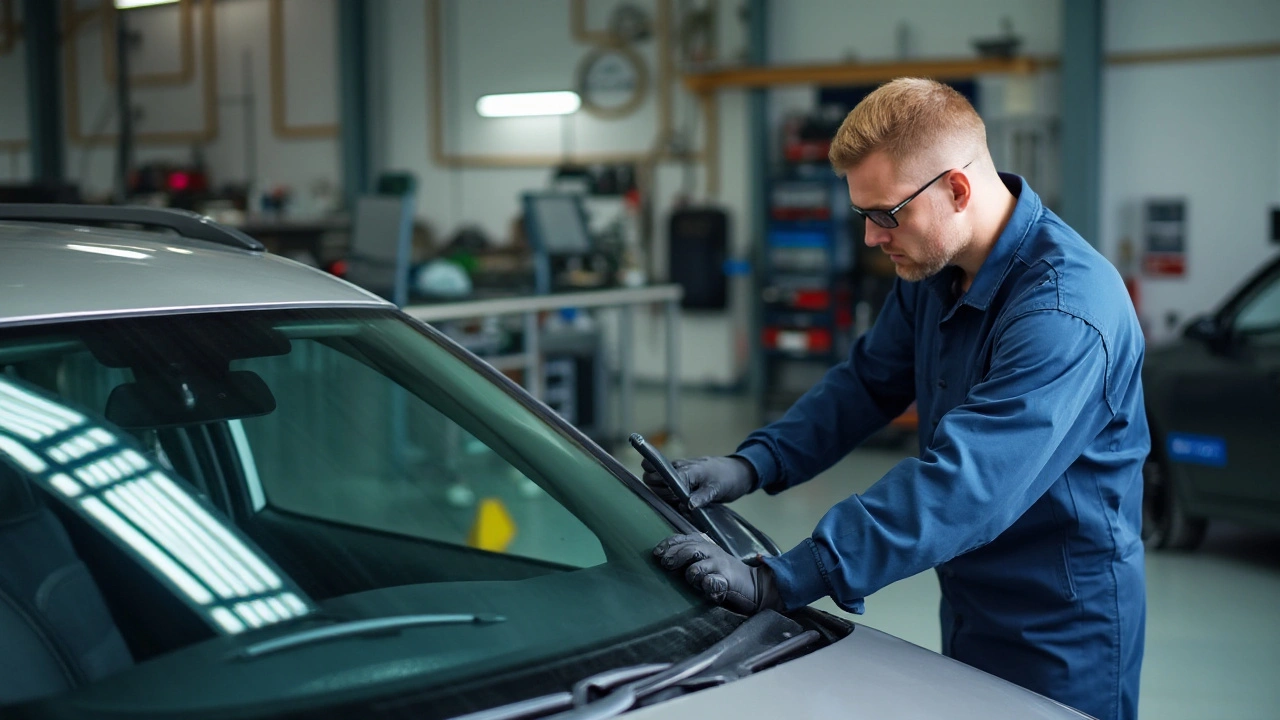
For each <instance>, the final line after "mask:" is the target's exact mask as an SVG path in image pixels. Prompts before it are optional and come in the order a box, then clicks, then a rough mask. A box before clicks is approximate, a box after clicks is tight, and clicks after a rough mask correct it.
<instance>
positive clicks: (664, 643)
mask: <svg viewBox="0 0 1280 720" xmlns="http://www.w3.org/2000/svg"><path fill="white" fill-rule="evenodd" d="M0 253H2V257H3V258H4V262H2V263H0V460H3V462H0V633H2V634H3V639H4V646H3V647H4V651H3V652H2V653H0V712H3V713H4V714H5V717H15V718H103V717H129V718H151V717H156V718H160V717H165V718H168V717H173V718H177V717H181V718H184V720H201V719H202V718H214V717H217V718H227V717H236V718H285V717H288V718H312V717H360V718H408V717H412V718H428V719H429V718H456V717H467V718H470V719H471V720H478V719H479V718H488V719H490V720H497V719H499V718H535V717H543V716H550V715H563V716H566V717H592V718H604V717H611V716H613V715H617V714H620V713H623V712H629V713H630V714H631V715H633V716H635V717H638V718H642V717H657V716H661V717H674V718H681V717H687V718H695V717H696V718H705V717H709V716H716V717H721V716H729V717H740V718H763V717H777V716H781V715H784V714H785V715H787V716H792V717H824V718H825V717H835V716H839V717H867V718H890V717H898V718H938V717H946V718H990V717H1020V718H1032V717H1034V718H1046V719H1049V718H1079V717H1082V715H1080V714H1079V713H1077V712H1075V711H1073V710H1071V709H1069V708H1066V707H1065V706H1062V705H1059V704H1058V703H1055V702H1053V701H1052V700H1049V699H1047V698H1044V697H1042V696H1040V695H1036V694H1034V693H1032V692H1030V691H1027V690H1024V689H1022V688H1020V687H1017V686H1015V685H1013V684H1011V683H1008V682H1005V681H1003V680H1000V679H997V678H995V677H992V676H990V675H987V674H985V673H983V672H980V671H978V670H976V669H974V668H972V667H969V666H967V665H963V664H961V663H958V662H955V661H953V660H950V659H948V658H945V657H943V656H941V655H938V654H936V653H933V652H931V651H928V650H925V649H923V648H920V647H917V646H915V645H912V644H909V643H907V642H905V641H903V640H900V639H897V638H894V637H892V636H889V635H887V634H884V633H881V632H879V631H876V630H874V629H872V628H870V627H866V626H863V625H858V624H854V623H851V622H849V621H848V620H846V619H844V618H841V617H837V616H834V615H831V614H828V613H825V612H822V611H820V610H817V609H815V608H801V609H799V610H796V611H792V612H787V613H779V612H774V611H765V612H761V613H759V614H756V615H754V616H752V617H744V616H741V615H737V614H734V613H732V612H730V611H728V610H726V609H724V608H721V607H718V606H716V605H714V604H711V603H710V602H708V601H707V600H706V599H705V598H703V597H702V596H701V595H700V594H698V593H695V592H694V591H693V590H692V589H691V588H690V587H688V586H687V584H686V583H685V581H684V579H683V577H682V576H680V575H679V574H672V573H668V572H666V571H664V570H663V569H662V568H661V567H660V566H659V564H658V563H657V562H656V559H655V558H654V556H653V553H652V550H653V548H654V546H655V545H657V543H659V542H660V541H661V540H663V539H664V538H666V537H668V536H670V535H672V534H675V533H691V532H706V533H708V535H709V536H711V537H713V538H715V539H717V541H718V542H720V543H721V544H722V545H723V546H724V547H725V548H726V549H728V550H729V551H730V552H733V553H735V554H737V555H738V556H739V557H743V558H746V559H750V560H753V561H754V560H756V559H758V558H759V557H761V556H762V555H764V554H770V553H776V552H777V547H776V546H775V545H774V544H773V543H772V542H771V541H770V540H769V539H768V538H767V536H765V535H764V534H763V533H761V532H760V531H759V530H758V529H756V528H754V527H752V526H751V525H749V524H748V523H747V522H746V521H744V520H743V519H742V518H741V517H740V516H738V515H737V514H735V513H733V512H732V511H731V510H729V509H727V508H725V507H722V506H715V507H712V508H710V509H708V513H709V514H708V517H709V518H710V520H707V521H700V524H697V525H695V524H694V523H693V522H692V521H691V520H690V518H689V517H686V516H685V515H682V514H680V513H679V512H677V511H676V510H675V509H673V508H672V507H670V506H668V505H667V504H666V503H664V502H663V501H662V500H661V499H659V498H658V497H657V496H655V495H654V494H653V493H652V492H651V491H650V490H649V489H648V488H647V487H646V486H645V485H644V483H643V482H641V481H640V479H638V478H637V477H636V476H635V475H634V474H633V473H632V472H630V471H629V470H628V469H627V467H626V466H625V465H624V464H623V463H622V462H620V461H619V460H618V459H617V458H615V457H613V456H612V455H610V454H609V453H607V452H605V451H604V450H603V449H602V448H601V447H600V446H599V445H597V444H596V443H594V442H593V441H591V440H590V439H588V438H587V437H586V436H585V435H583V434H582V433H581V432H579V431H578V430H576V429H575V428H574V427H572V426H571V425H570V424H568V423H566V422H565V421H564V420H563V419H561V418H560V417H559V416H557V415H555V414H554V413H553V412H551V411H550V410H549V409H548V408H547V407H546V406H545V405H543V404H542V403H540V402H538V401H537V400H535V399H534V398H533V397H531V396H530V395H529V394H528V393H527V392H525V391H524V390H523V389H522V388H521V387H519V386H518V385H516V384H515V383H514V382H512V381H511V380H510V379H508V378H507V377H505V376H504V375H502V374H500V373H499V372H498V371H496V370H495V369H494V368H493V367H491V366H489V365H487V364H486V363H485V362H483V361H482V360H480V359H479V358H477V357H476V356H474V355H472V354H471V353H469V352H467V351H466V350H465V349H463V348H462V347H461V346H459V345H458V344H456V343H454V342H452V341H451V340H450V339H449V338H448V337H446V336H445V335H443V334H442V333H440V332H438V331H437V330H436V329H434V328H432V327H431V326H429V325H426V324H424V323H421V322H418V321H416V320H414V319H412V318H411V317H409V316H408V315H406V314H405V313H404V312H402V311H401V310H400V309H398V308H397V307H396V306H394V305H392V304H390V303H389V302H387V301H385V300H384V299H382V298H380V297H377V296H375V295H372V294H370V293H368V292H365V291H364V290H361V289H359V288H357V287H355V286H353V285H350V284H348V283H346V282H344V281H342V280H340V279H337V278H335V277H333V276H330V275H327V274H325V273H323V272H322V271H320V270H317V269H314V268H309V267H306V266H303V265H300V264H297V263H293V262H291V261H288V260H285V259H283V258H280V257H277V256H274V255H271V254H269V253H266V252H264V251H263V249H262V246H261V245H260V244H258V243H257V242H256V241H254V240H252V239H251V238H248V237H246V236H244V235H242V234H240V233H238V232H236V231H235V230H232V229H229V228H223V227H220V226H218V225H215V224H213V223H211V222H208V221H207V220H205V219H204V218H201V217H200V216H197V215H194V214H191V213H185V212H181V211H173V210H160V209H143V208H119V207H93V206H65V207H64V206H0ZM459 484H464V485H466V486H467V487H468V488H470V489H471V490H472V491H473V493H474V496H475V497H476V498H477V502H476V503H475V505H474V506H462V504H460V503H457V502H450V501H449V497H450V492H451V490H452V489H454V488H456V487H457V486H458V485H459Z"/></svg>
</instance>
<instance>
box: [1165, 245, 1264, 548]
mask: <svg viewBox="0 0 1280 720" xmlns="http://www.w3.org/2000/svg"><path fill="white" fill-rule="evenodd" d="M1143 389H1144V392H1145V393H1146V403H1147V420H1148V423H1149V424H1150V426H1151V453H1150V455H1149V457H1148V458H1147V462H1146V465H1145V467H1144V468H1143V479H1144V482H1143V522H1142V534H1143V539H1144V541H1145V542H1146V544H1147V546H1148V547H1152V548H1170V549H1181V550H1189V549H1194V548H1195V547H1196V546H1198V545H1199V544H1200V542H1201V541H1202V540H1203V539H1204V535H1205V528H1206V524H1207V521H1208V520H1209V519H1210V518H1222V519H1229V520H1233V521H1237V522H1242V523H1248V524H1252V525H1256V526H1259V527H1264V528H1277V527H1280V482H1277V481H1276V475H1275V467H1276V465H1277V464H1278V463H1280V443H1278V442H1277V440H1278V438H1277V428H1280V258H1275V259H1273V260H1271V261H1270V262H1268V263H1266V264H1264V266H1263V267H1262V268H1261V269H1259V270H1258V271H1257V272H1255V273H1254V274H1253V275H1252V276H1251V277H1250V278H1249V279H1248V280H1247V281H1246V282H1245V283H1244V284H1243V285H1242V286H1241V287H1240V288H1239V290H1237V291H1236V292H1234V293H1232V294H1231V296H1230V297H1229V298H1228V299H1227V300H1226V301H1225V302H1224V303H1222V305H1221V306H1220V307H1219V308H1218V309H1217V311H1215V312H1213V313H1211V314H1208V315H1203V316H1200V317H1196V318H1194V319H1193V320H1192V321H1191V322H1190V323H1189V324H1188V325H1187V326H1186V328H1185V330H1184V331H1183V333H1182V336H1181V337H1180V338H1178V339H1177V340H1176V341H1175V342H1173V343H1171V344H1170V345H1168V346H1166V347H1161V348H1153V349H1151V350H1149V351H1148V352H1147V357H1146V361H1145V363H1144V366H1143Z"/></svg>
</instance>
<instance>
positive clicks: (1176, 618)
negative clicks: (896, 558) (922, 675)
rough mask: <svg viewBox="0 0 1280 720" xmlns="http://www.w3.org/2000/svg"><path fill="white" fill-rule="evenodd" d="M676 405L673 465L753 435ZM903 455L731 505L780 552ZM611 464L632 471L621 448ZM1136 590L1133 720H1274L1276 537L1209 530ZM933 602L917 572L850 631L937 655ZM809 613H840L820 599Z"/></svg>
mask: <svg viewBox="0 0 1280 720" xmlns="http://www.w3.org/2000/svg"><path fill="white" fill-rule="evenodd" d="M662 397H663V396H662V394H661V393H660V392H653V393H649V392H643V391H640V392H637V398H636V401H637V402H636V420H635V422H636V425H637V427H636V428H635V429H636V430H639V431H641V432H646V431H647V432H653V430H654V429H656V428H658V427H660V425H661V420H662V418H663V404H662V403H663V400H662ZM680 402H681V408H680V418H681V420H680V423H681V426H680V431H681V432H680V436H679V442H678V443H677V445H676V446H675V447H673V448H671V450H672V453H671V457H673V458H674V457H693V456H698V455H717V454H724V453H728V452H732V451H733V449H734V448H735V447H736V445H737V443H738V442H739V441H740V440H741V439H742V438H743V437H745V436H746V434H747V433H748V432H750V431H751V430H753V429H754V428H755V425H754V418H755V417H756V414H755V408H754V405H753V404H752V402H751V401H750V400H749V399H746V398H741V397H734V396H727V395H713V394H705V393H683V394H682V396H681V401H680ZM908 452H909V450H906V449H903V450H889V449H867V450H858V451H855V452H854V453H853V454H852V455H850V456H849V457H848V458H846V459H845V460H843V461H842V462H841V463H839V464H837V465H836V466H835V467H834V468H832V469H831V470H828V471H827V472H826V473H824V474H822V475H821V476H819V477H818V478H816V479H814V480H813V481H811V482H809V483H807V484H805V485H802V486H800V487H797V488H792V489H791V490H789V491H787V492H786V493H784V494H782V495H778V496H773V497H770V496H767V495H764V494H757V495H751V496H748V497H746V498H743V499H742V500H740V501H739V502H738V503H736V504H735V506H734V507H735V508H736V509H737V510H738V511H739V512H741V513H742V515H743V516H745V517H746V518H747V519H749V520H751V521H752V522H754V523H756V524H757V525H758V526H759V527H760V528H761V529H763V530H764V531H765V532H767V533H769V534H770V535H771V536H772V537H773V538H774V539H775V540H776V541H777V542H778V544H779V545H780V546H782V547H783V548H784V549H786V548H790V547H792V546H794V545H795V544H796V543H798V542H800V541H801V540H802V539H803V538H804V537H805V536H807V535H808V534H809V533H810V532H811V531H812V529H813V526H814V525H815V524H816V523H817V521H818V520H819V519H820V518H821V517H822V515H823V513H825V512H826V510H827V509H828V508H830V507H831V506H832V505H833V504H835V503H836V502H837V501H838V500H840V499H842V498H844V497H846V496H848V494H850V493H855V492H859V491H861V490H863V489H864V488H866V487H867V486H869V485H870V484H871V483H872V482H874V481H875V480H877V479H878V478H879V477H880V476H881V475H882V474H883V473H884V472H885V471H886V470H887V469H889V468H890V467H892V466H893V465H894V464H895V463H896V462H898V461H899V460H901V459H902V458H903V457H905V456H906V454H907V453H908ZM618 457H619V458H621V459H623V460H624V462H626V463H627V464H628V465H634V466H636V467H638V465H639V462H638V460H633V459H634V458H635V457H636V454H635V453H634V452H633V451H630V450H629V448H628V449H627V451H625V452H620V453H619V455H618ZM1147 592H1148V600H1147V605H1148V607H1147V613H1148V615H1147V646H1146V659H1145V661H1144V664H1143V676H1142V697H1141V701H1140V706H1139V707H1140V711H1139V712H1140V716H1141V717H1142V718H1151V719H1153V720H1154V719H1155V718H1160V719H1161V720H1180V719H1182V718H1186V719H1187V720H1192V719H1194V720H1203V719H1204V718H1232V719H1233V720H1252V719H1255V718H1256V719H1257V720H1274V719H1275V718H1277V717H1280V534H1277V533H1266V532H1259V531H1255V530H1250V529H1245V528H1239V527H1233V526H1228V525H1225V524H1222V523H1218V524H1216V525H1211V526H1210V531H1209V536H1208V539H1207V541H1206V542H1205V544H1204V546H1203V547H1202V548H1201V549H1199V550H1198V551H1196V552H1195V553H1192V554H1178V553H1151V554H1149V555H1148V556H1147ZM937 605H938V583H937V581H936V580H935V578H934V576H933V573H932V572H925V573H921V574H920V575H916V576H915V577H912V578H908V579H906V580H902V581H900V582H898V583H895V584H893V585H891V586H889V587H887V588H885V589H883V590H881V591H880V592H878V593H876V594H875V595H873V596H872V597H870V598H868V600H867V612H866V614H865V615H863V616H861V617H859V618H858V622H861V623H863V624H866V625H870V626H873V627H876V628H879V629H881V630H884V631H886V632H889V633H892V634H894V635H897V636H899V637H902V638H904V639H906V640H909V641H911V642H914V643H916V644H918V645H922V646H924V647H926V648H930V649H933V650H938V649H939V640H938V633H939V630H938V618H937ZM819 607H822V608H823V609H826V610H829V611H833V612H837V613H840V611H839V610H838V609H837V608H836V607H835V605H834V604H832V603H831V602H830V600H822V601H820V602H819Z"/></svg>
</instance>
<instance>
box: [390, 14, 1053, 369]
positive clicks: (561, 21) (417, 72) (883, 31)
mask: <svg viewBox="0 0 1280 720" xmlns="http://www.w3.org/2000/svg"><path fill="white" fill-rule="evenodd" d="M1060 2H1061V0H991V1H989V2H984V3H982V4H981V5H980V6H974V5H973V4H971V3H964V4H960V3H954V2H948V1H946V0H907V1H904V2H898V3H892V4H888V3H875V2H849V1H848V0H792V1H789V2H785V3H783V2H774V3H773V4H772V5H773V11H772V15H771V17H770V39H769V42H770V54H771V56H772V61H773V62H776V63H824V62H836V61H839V60H841V59H842V58H844V57H846V55H847V54H848V52H849V50H850V49H852V50H853V51H854V52H855V53H856V54H857V57H858V58H860V59H863V60H882V59H889V58H892V57H896V56H897V40H896V37H897V36H896V32H897V31H896V28H897V26H898V25H899V23H901V22H906V23H907V24H908V26H909V31H908V32H909V36H910V37H909V46H910V54H911V56H912V57H957V56H959V57H967V56H972V55H973V50H972V47H971V45H970V41H971V40H972V39H973V38H978V37H986V36H992V35H996V34H999V33H1000V32H1001V24H1000V21H1001V18H1003V17H1006V16H1007V17H1009V18H1010V19H1011V20H1012V22H1013V29H1014V32H1015V33H1017V34H1019V35H1021V36H1022V37H1023V38H1024V46H1023V47H1024V49H1025V50H1026V51H1027V52H1030V53H1033V54H1052V53H1055V52H1056V51H1057V49H1058V45H1059V36H1060V34H1061V32H1060V27H1061V25H1060V14H1061V13H1060ZM617 4H618V2H617V0H589V2H588V4H587V7H588V21H589V22H588V24H589V26H590V27H591V28H593V29H598V28H600V27H602V26H603V24H604V21H605V19H606V18H607V17H608V16H609V13H610V12H611V10H612V9H613V7H615V6H616V5H617ZM638 4H640V5H641V6H642V7H644V8H645V9H647V10H648V11H649V12H650V13H652V12H653V11H654V9H655V7H656V3H655V2H653V0H647V1H646V2H640V3H638ZM677 5H679V3H677ZM442 7H443V9H444V12H443V20H442V24H443V26H444V29H445V38H446V42H445V43H444V46H443V53H444V57H445V68H444V76H445V91H444V105H445V108H446V110H445V113H444V117H443V122H444V127H445V138H446V140H445V144H446V147H447V148H448V150H449V151H450V152H455V153H460V154H479V155H485V154H495V153H525V154H527V153H558V152H560V151H561V150H562V147H563V146H562V138H563V135H562V132H561V130H562V126H561V125H560V123H561V121H560V120H558V119H547V118H522V119H511V120H486V119H482V118H479V117H478V116H477V115H476V114H475V111H474V103H475V99H476V98H477V97H479V96H480V95H482V94H486V93H491V92H506V91H519V90H547V89H558V88H566V87H571V86H572V76H573V72H574V69H575V67H576V65H577V63H578V61H579V60H580V59H581V58H582V57H583V56H584V55H585V54H586V53H587V52H588V50H589V48H588V47H586V46H583V45H579V44H577V43H575V42H573V40H572V38H571V36H570V32H569V0H536V1H533V2H531V1H529V0H466V1H465V2H459V1H458V0H444V1H443V2H442ZM718 8H719V42H718V45H719V52H720V56H721V58H722V59H723V62H726V63H736V62H738V61H739V60H740V58H741V57H742V55H743V52H744V50H745V38H746V35H745V31H746V28H745V25H744V24H743V23H742V21H741V19H740V18H739V16H738V9H739V3H738V2H735V1H722V2H720V3H719V5H718ZM377 15H379V16H380V17H379V18H378V20H377V22H378V23H379V25H380V27H381V29H382V32H383V33H385V34H384V37H385V42H383V43H380V45H381V47H382V48H384V49H385V55H386V57H385V58H383V59H382V60H380V61H379V62H377V63H376V64H377V65H378V66H379V67H384V68H385V72H386V76H387V77H386V88H385V92H384V93H383V94H382V96H381V97H380V98H379V100H378V103H377V106H378V108H379V110H378V116H379V117H380V118H381V119H380V120H379V121H377V122H375V125H378V126H379V127H380V129H379V131H378V133H377V135H378V137H379V147H378V148H377V154H378V157H379V165H381V166H383V167H389V168H405V169H409V170H412V171H414V172H415V173H417V174H418V176H419V179H420V181H421V190H420V192H419V197H418V208H419V214H420V215H421V216H422V217H423V218H424V219H426V220H428V221H429V222H430V223H431V224H432V225H433V227H434V228H435V230H436V234H437V236H438V237H441V238H447V237H448V236H449V235H451V234H452V232H454V230H456V229H457V228H458V227H459V226H461V225H464V224H478V225H480V226H481V227H483V228H484V229H485V230H486V231H488V232H489V233H490V234H491V235H492V236H494V237H495V238H498V239H501V238H505V237H507V236H508V234H509V228H510V225H511V223H512V222H513V221H514V220H515V219H516V217H517V214H518V212H519V207H518V196H519V194H520V193H521V192H523V191H526V190H530V189H535V188H539V187H543V186H545V185H546V183H547V181H548V177H549V172H548V170H546V169H516V170H513V169H505V170H488V169H478V168H464V169H448V168H442V167H437V166H435V165H434V164H433V163H432V160H431V157H430V149H429V145H428V132H429V130H430V119H429V118H428V112H427V98H426V86H427V74H426V73H427V71H428V68H429V54H428V52H427V51H428V48H427V47H426V42H425V37H426V12H425V4H424V2H422V1H421V0H383V2H382V3H381V5H380V7H379V11H378V13H377ZM638 49H639V50H640V52H641V53H642V54H643V55H644V56H645V57H646V58H647V59H648V60H649V62H650V68H651V72H652V70H653V65H652V62H653V58H654V43H653V42H652V41H650V42H647V43H644V44H642V45H640V46H639V48H638ZM1003 82H1004V81H1003V79H1002V78H984V79H983V83H984V85H983V92H984V94H985V93H987V92H988V91H990V93H991V95H992V96H993V97H999V98H1002V97H1003V95H1002V90H1003V85H1002V83H1003ZM1035 82H1036V89H1035V90H1034V92H1035V93H1037V94H1039V95H1044V94H1045V90H1044V88H1045V87H1048V88H1052V87H1055V86H1053V85H1052V78H1050V79H1048V80H1045V79H1043V78H1039V79H1037V80H1036V81H1035ZM1048 94H1049V95H1052V92H1049V93H1048ZM772 95H773V101H772V103H771V105H772V111H773V113H774V115H775V117H780V116H781V114H782V113H784V112H785V111H786V110H787V109H789V108H794V107H802V108H808V107H811V106H812V103H813V98H814V96H815V93H814V91H813V90H811V89H795V90H780V91H775V92H773V93H772ZM717 97H718V98H719V102H720V108H719V117H720V124H719V135H720V155H721V159H720V163H719V171H720V185H721V187H720V192H719V195H718V198H717V200H718V201H719V202H720V203H722V204H724V205H725V206H727V208H728V209H729V211H730V213H731V222H732V226H733V237H732V241H731V242H732V248H733V252H734V254H735V255H737V256H739V257H746V256H748V255H749V248H748V243H749V241H750V239H749V238H748V230H749V224H750V219H751V218H750V215H749V214H748V210H749V197H750V188H751V178H750V169H749V167H748V160H749V157H750V148H749V146H748V142H749V139H748V137H747V93H746V92H744V91H742V90H727V91H721V92H719V93H718V95H717ZM674 102H675V106H676V108H677V116H678V117H681V118H683V117H691V118H693V120H694V123H695V128H700V124H699V123H700V118H699V117H698V115H699V113H698V112H697V108H696V107H694V106H693V105H692V99H691V97H690V96H689V95H687V94H685V93H683V92H682V91H677V92H675V93H674ZM1001 110H1002V108H998V109H997V111H996V112H997V114H999V112H1000V111H1001ZM655 121H656V106H655V101H654V99H653V95H652V93H651V94H650V96H649V99H648V100H647V101H646V102H645V104H644V105H642V106H641V107H640V108H639V109H638V110H637V111H636V113H635V114H634V115H633V116H631V117H629V118H626V119H624V120H620V121H608V120H599V119H596V118H593V117H590V116H586V115H584V114H579V115H577V116H574V117H573V118H572V119H571V120H570V121H569V122H570V123H572V127H573V129H574V133H575V134H574V140H573V144H574V149H575V150H580V151H605V150H612V151H622V152H630V151H638V150H643V149H645V148H647V147H648V146H649V144H650V143H651V142H652V139H653V136H654V130H655V127H656V125H655ZM689 141H690V142H691V143H693V144H694V146H695V147H700V146H701V143H702V134H701V131H700V129H696V130H695V132H694V133H692V134H691V136H690V137H689ZM696 177H697V178H699V181H698V194H699V195H702V194H703V190H702V187H703V186H702V183H701V178H702V177H703V171H702V169H701V168H699V169H698V170H697V172H696ZM682 178H683V172H682V168H681V166H679V165H677V164H674V163H667V164H664V165H663V166H662V167H661V168H660V170H659V172H658V177H657V182H656V188H655V197H654V201H655V210H656V212H655V216H654V220H655V235H656V238H655V239H656V240H657V243H656V245H657V247H656V248H655V254H658V255H661V254H662V253H664V252H665V248H664V247H663V243H662V239H663V237H664V235H665V223H666V219H667V215H668V213H669V209H670V207H671V206H672V203H673V202H674V200H675V197H676V195H677V193H678V192H679V188H680V185H681V182H682ZM656 260H657V263H656V265H657V266H658V267H663V266H664V265H665V257H658V258H656ZM751 301H752V299H751V298H750V297H749V295H748V288H747V287H746V284H745V283H742V282H737V283H734V284H733V285H732V286H731V303H730V304H731V308H730V309H729V311H728V312H726V313H686V315H685V317H684V321H683V324H682V337H681V366H682V373H681V374H682V377H683V379H684V380H685V381H686V382H691V383H708V384H712V385H730V384H733V383H734V382H736V381H738V380H740V379H741V378H742V377H743V374H744V372H745V370H746V367H747V356H746V348H747V347H748V345H749V342H748V338H747V337H746V333H747V332H748V326H747V317H748V313H749V308H750V304H751ZM654 322H657V321H656V320H655V321H654ZM661 339H662V335H661V333H660V332H657V327H656V325H653V326H651V325H650V318H649V316H648V315H647V314H645V313H641V317H639V318H638V321H637V347H638V348H639V350H638V352H639V353H640V354H639V355H638V357H637V359H636V367H637V371H638V373H639V374H640V375H641V376H642V377H645V376H647V377H658V376H660V375H661V373H662V368H663V365H662V358H663V357H664V355H663V352H664V350H663V347H662V342H661Z"/></svg>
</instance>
